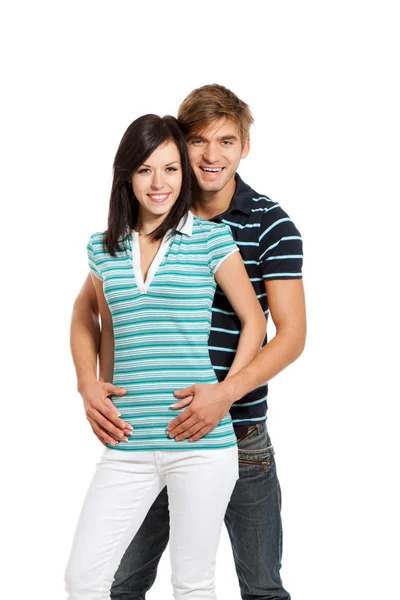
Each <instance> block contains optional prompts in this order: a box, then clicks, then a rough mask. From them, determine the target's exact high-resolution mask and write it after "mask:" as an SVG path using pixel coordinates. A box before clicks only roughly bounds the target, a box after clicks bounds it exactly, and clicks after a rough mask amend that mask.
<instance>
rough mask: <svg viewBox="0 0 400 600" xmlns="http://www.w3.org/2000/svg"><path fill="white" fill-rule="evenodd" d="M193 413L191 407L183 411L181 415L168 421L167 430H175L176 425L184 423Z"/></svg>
mask: <svg viewBox="0 0 400 600" xmlns="http://www.w3.org/2000/svg"><path fill="white" fill-rule="evenodd" d="M192 414H193V413H192V409H191V408H187V409H186V410H184V411H183V412H181V414H180V415H178V416H177V417H175V419H173V420H172V421H171V422H170V423H168V425H167V431H168V432H170V431H173V430H174V429H175V427H178V426H179V425H181V423H184V422H185V421H187V420H188V419H190V417H191V416H192Z"/></svg>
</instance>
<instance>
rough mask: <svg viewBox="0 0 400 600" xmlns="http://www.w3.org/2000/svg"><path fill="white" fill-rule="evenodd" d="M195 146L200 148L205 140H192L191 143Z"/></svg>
mask: <svg viewBox="0 0 400 600" xmlns="http://www.w3.org/2000/svg"><path fill="white" fill-rule="evenodd" d="M191 143H192V144H193V145H194V146H199V145H200V144H202V143H203V140H192V142H191Z"/></svg>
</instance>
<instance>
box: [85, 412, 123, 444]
mask: <svg viewBox="0 0 400 600" xmlns="http://www.w3.org/2000/svg"><path fill="white" fill-rule="evenodd" d="M88 419H90V421H91V422H92V421H95V422H96V423H97V424H98V425H100V427H102V428H103V429H104V430H105V431H107V433H108V434H111V435H112V437H113V438H115V439H119V440H122V439H123V440H124V441H126V440H125V439H124V438H125V435H124V430H123V429H120V428H119V427H115V425H113V424H112V422H111V421H110V420H109V419H107V418H105V417H104V416H103V415H102V414H101V413H100V412H99V411H98V410H96V409H95V408H93V407H91V408H89V409H88ZM118 420H120V419H118ZM122 423H123V421H122Z"/></svg>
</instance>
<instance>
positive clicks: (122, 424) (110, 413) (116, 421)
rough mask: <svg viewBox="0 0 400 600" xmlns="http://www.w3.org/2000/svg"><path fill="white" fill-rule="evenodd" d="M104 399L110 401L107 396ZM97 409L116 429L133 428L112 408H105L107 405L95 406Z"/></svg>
mask: <svg viewBox="0 0 400 600" xmlns="http://www.w3.org/2000/svg"><path fill="white" fill-rule="evenodd" d="M106 400H108V401H109V402H112V400H110V399H109V398H107V399H105V401H106ZM114 408H115V407H114ZM97 410H98V412H99V413H100V414H101V415H102V416H103V417H104V418H105V419H107V420H108V421H110V422H111V423H112V424H113V425H114V426H115V427H117V428H118V429H121V431H122V430H124V429H131V430H133V427H132V425H131V424H130V423H127V422H126V421H123V420H122V419H120V418H119V417H118V416H117V415H116V414H115V412H114V410H113V409H110V408H107V406H101V407H100V408H97ZM119 414H121V413H119Z"/></svg>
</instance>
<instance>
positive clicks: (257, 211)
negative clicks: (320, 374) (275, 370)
mask: <svg viewBox="0 0 400 600" xmlns="http://www.w3.org/2000/svg"><path fill="white" fill-rule="evenodd" d="M213 220H214V221H215V222H223V223H225V224H227V225H229V226H230V227H231V230H232V234H233V237H234V240H235V242H236V244H237V245H238V247H239V249H240V253H241V255H242V258H243V261H244V264H245V267H246V270H247V273H248V275H249V278H250V280H251V283H252V285H253V288H254V290H255V292H256V294H257V298H258V300H259V302H260V304H261V307H262V309H263V311H264V314H265V316H266V318H268V315H269V307H268V298H267V294H266V286H265V283H266V282H268V281H273V280H293V279H298V278H301V277H302V273H301V270H302V257H303V249H302V240H301V236H300V233H299V231H298V230H297V228H296V226H295V225H294V223H293V221H292V220H291V219H290V217H289V215H288V214H287V213H286V212H285V211H284V210H283V209H282V207H281V206H280V205H279V204H278V203H276V202H274V201H272V200H271V199H270V198H268V197H267V196H262V195H260V194H258V193H257V192H256V191H254V190H253V189H252V188H251V187H250V186H248V185H247V184H246V183H244V182H243V181H242V179H241V178H240V177H239V176H238V175H237V176H236V191H235V195H234V197H233V199H232V202H231V205H230V207H229V210H228V211H226V212H225V213H223V214H222V215H219V216H218V217H216V218H215V219H213ZM240 328H241V325H240V321H239V319H238V318H237V316H236V315H235V313H234V312H233V310H232V307H231V306H230V304H229V302H228V300H227V298H226V297H225V295H224V293H223V292H222V290H220V289H219V288H217V293H216V294H215V298H214V304H213V310H212V324H211V332H210V339H209V346H210V357H211V362H212V364H213V365H214V370H215V373H216V375H217V377H218V380H219V381H222V380H223V379H224V378H225V377H226V375H227V373H228V371H229V368H230V366H231V364H232V361H233V359H234V357H235V352H227V351H226V350H227V349H231V350H233V351H235V350H236V347H237V343H238V339H239V335H238V332H240ZM266 342H267V337H265V340H264V344H265V343H266ZM267 393H268V386H266V385H265V386H261V387H260V388H258V389H256V390H254V391H253V392H251V393H250V394H247V395H246V396H245V397H244V398H241V399H240V400H239V401H237V402H235V403H234V404H233V405H232V407H231V410H230V413H231V416H232V419H233V422H234V424H238V425H239V424H243V423H247V424H252V423H254V422H260V421H262V420H264V419H265V417H266V414H267Z"/></svg>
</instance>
